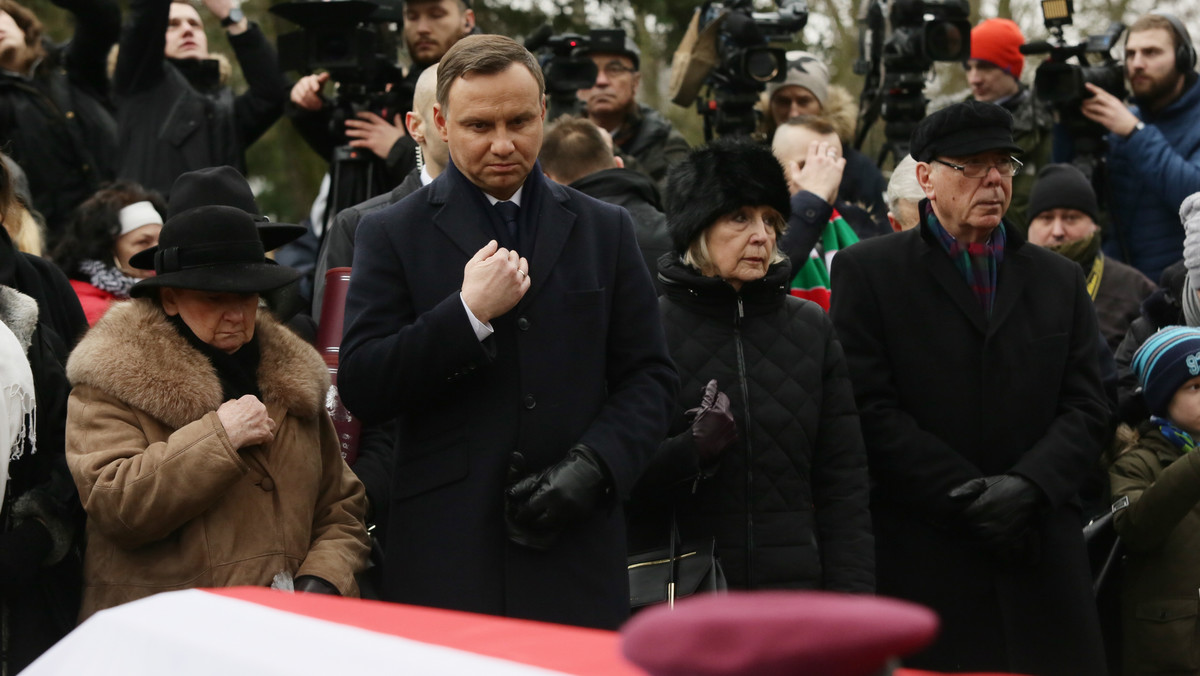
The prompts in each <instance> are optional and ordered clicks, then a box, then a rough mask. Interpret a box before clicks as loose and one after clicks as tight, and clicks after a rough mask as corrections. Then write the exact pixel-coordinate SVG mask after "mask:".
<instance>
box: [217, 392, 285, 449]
mask: <svg viewBox="0 0 1200 676" xmlns="http://www.w3.org/2000/svg"><path fill="white" fill-rule="evenodd" d="M217 417H218V418H220V419H221V425H222V426H224V427H225V435H226V436H228V437H229V443H231V444H233V447H234V448H238V449H240V448H245V447H246V446H254V445H257V444H266V443H269V442H271V441H274V439H275V421H274V420H271V416H269V415H267V407H266V406H264V405H263V403H262V402H261V401H259V400H258V397H256V396H254V395H252V394H247V395H245V396H244V397H242V398H241V399H230V400H229V401H227V402H225V403H224V404H221V407H220V408H218V409H217Z"/></svg>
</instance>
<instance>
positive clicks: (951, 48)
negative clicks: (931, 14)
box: [925, 21, 971, 61]
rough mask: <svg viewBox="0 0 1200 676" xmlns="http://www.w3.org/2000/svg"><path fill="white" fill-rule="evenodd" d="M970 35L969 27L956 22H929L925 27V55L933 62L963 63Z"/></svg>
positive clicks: (967, 53)
mask: <svg viewBox="0 0 1200 676" xmlns="http://www.w3.org/2000/svg"><path fill="white" fill-rule="evenodd" d="M970 34H971V28H970V25H966V24H962V23H960V22H957V21H937V22H930V23H929V24H926V26H925V55H926V56H927V57H929V58H930V59H933V60H934V61H965V60H966V59H967V57H968V56H969V50H968V46H969V45H970V44H971V42H970V40H971V39H970Z"/></svg>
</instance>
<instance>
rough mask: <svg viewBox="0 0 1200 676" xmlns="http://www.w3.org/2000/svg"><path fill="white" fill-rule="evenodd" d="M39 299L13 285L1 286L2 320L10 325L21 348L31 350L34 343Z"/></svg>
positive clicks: (0, 314) (9, 327)
mask: <svg viewBox="0 0 1200 676" xmlns="http://www.w3.org/2000/svg"><path fill="white" fill-rule="evenodd" d="M37 320H38V305H37V301H36V300H34V299H33V298H30V297H29V296H26V295H25V294H23V293H21V292H20V291H17V290H16V289H14V288H12V287H11V286H0V322H4V325H5V326H7V327H8V329H9V330H10V331H12V332H13V335H14V336H16V337H17V342H19V343H20V344H21V349H22V350H25V352H29V346H30V345H32V344H33V330H34V329H36V328H37Z"/></svg>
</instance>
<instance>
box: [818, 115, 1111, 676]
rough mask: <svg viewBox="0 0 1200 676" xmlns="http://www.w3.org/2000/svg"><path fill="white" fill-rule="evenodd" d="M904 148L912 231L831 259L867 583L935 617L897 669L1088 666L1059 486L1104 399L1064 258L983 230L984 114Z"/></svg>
mask: <svg viewBox="0 0 1200 676" xmlns="http://www.w3.org/2000/svg"><path fill="white" fill-rule="evenodd" d="M911 146H912V147H911V152H912V156H913V158H914V159H916V160H917V162H918V164H917V169H916V171H917V177H918V180H919V181H920V182H921V186H922V188H923V189H924V191H925V194H926V196H927V199H926V200H924V201H922V202H921V205H920V211H921V225H920V226H919V227H917V228H915V229H912V230H908V231H905V232H901V233H896V234H893V235H886V236H884V237H878V238H875V239H871V240H866V241H863V242H859V243H858V244H855V245H854V246H851V247H849V248H847V249H845V250H844V251H842V252H840V253H839V254H838V256H837V259H836V261H835V263H834V266H833V271H832V275H833V286H834V289H835V292H834V294H833V304H832V307H831V310H830V315H831V317H832V318H833V323H834V325H835V326H836V327H837V333H838V337H839V338H840V339H841V341H842V345H843V346H844V347H845V349H846V361H847V363H848V364H849V368H850V377H851V379H852V380H853V381H854V393H855V397H856V399H857V401H858V408H859V412H860V415H861V416H862V423H863V436H864V438H865V439H866V444H867V455H868V459H869V461H870V470H871V478H872V495H871V508H872V518H873V520H874V525H875V545H876V575H877V577H876V580H877V583H878V584H877V589H878V592H879V593H880V594H885V595H889V596H896V597H899V598H904V599H908V600H911V601H916V602H918V603H923V604H925V605H928V606H930V607H931V608H933V609H934V610H936V611H937V612H938V613H939V615H940V616H941V620H942V622H941V633H940V635H939V637H938V640H937V641H936V642H935V643H934V644H933V646H932V647H930V648H929V649H928V650H926V651H925V652H923V653H921V654H920V655H918V656H917V657H915V658H913V659H911V660H910V661H909V662H908V663H907V664H908V665H909V666H912V667H914V668H921V669H930V670H938V671H1003V672H1017V673H1024V674H1034V675H1038V676H1063V675H1074V674H1078V675H1080V676H1083V675H1088V676H1091V675H1102V674H1104V673H1105V666H1104V654H1103V650H1102V647H1101V639H1100V629H1099V622H1098V619H1097V614H1096V606H1095V603H1094V601H1093V598H1092V591H1091V575H1090V572H1089V568H1088V561H1087V557H1086V552H1085V549H1084V544H1083V538H1082V535H1081V528H1082V525H1083V519H1082V516H1081V513H1080V502H1079V498H1078V493H1079V489H1080V486H1081V484H1082V483H1083V482H1084V481H1085V479H1086V477H1087V476H1088V475H1089V473H1091V472H1093V471H1094V468H1095V467H1096V465H1097V463H1098V462H1099V457H1100V452H1101V448H1102V445H1103V444H1104V442H1105V440H1106V438H1105V435H1106V433H1107V429H1108V425H1107V421H1108V415H1109V411H1108V405H1107V403H1106V401H1105V397H1104V391H1103V388H1102V386H1101V383H1100V376H1099V373H1098V369H1097V364H1098V361H1097V356H1096V355H1097V352H1096V351H1097V349H1098V348H1099V346H1100V344H1101V341H1100V338H1099V334H1098V328H1097V324H1096V315H1095V312H1094V311H1093V310H1092V307H1091V300H1090V297H1089V296H1088V293H1087V288H1086V285H1085V283H1084V278H1083V272H1082V270H1081V269H1080V268H1079V266H1078V265H1076V264H1074V263H1072V262H1071V261H1069V260H1067V259H1065V258H1063V257H1061V256H1058V255H1057V254H1054V253H1051V252H1049V251H1046V250H1044V249H1042V248H1040V247H1036V246H1032V245H1029V244H1027V243H1026V242H1025V241H1024V239H1023V238H1022V237H1021V233H1020V232H1019V231H1018V230H1017V229H1016V228H1014V227H1012V226H1011V225H1009V224H1007V223H1004V224H1002V216H1003V214H1004V212H1005V210H1006V208H1007V206H1008V203H1009V200H1010V198H1011V194H1012V175H1013V174H1014V173H1016V171H1017V170H1018V165H1017V164H1016V163H1015V162H1014V161H1013V160H1012V158H1011V156H1010V153H1011V152H1014V151H1016V150H1018V148H1017V146H1016V144H1014V143H1013V140H1012V117H1011V115H1009V113H1008V112H1007V111H1005V110H1004V109H1003V108H1001V107H1000V106H996V105H993V104H988V103H981V102H976V101H968V102H966V103H960V104H955V105H952V106H949V107H947V108H945V109H943V110H941V111H938V112H936V113H934V114H932V115H930V116H929V117H927V118H925V119H924V120H923V121H922V122H921V123H920V124H919V125H918V126H917V128H916V130H915V131H914V133H913V139H912V144H911ZM968 280H970V281H968Z"/></svg>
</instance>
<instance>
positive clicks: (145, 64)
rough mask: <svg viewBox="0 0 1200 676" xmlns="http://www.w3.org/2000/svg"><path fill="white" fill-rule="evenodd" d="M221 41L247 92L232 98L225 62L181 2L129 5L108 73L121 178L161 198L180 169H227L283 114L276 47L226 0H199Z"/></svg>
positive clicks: (139, 0) (283, 86)
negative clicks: (228, 48) (113, 68)
mask: <svg viewBox="0 0 1200 676" xmlns="http://www.w3.org/2000/svg"><path fill="white" fill-rule="evenodd" d="M204 4H205V6H206V7H207V8H208V10H209V11H210V12H212V14H213V16H215V17H216V18H217V20H218V21H219V22H220V24H221V26H222V27H223V28H224V29H225V32H226V34H227V35H228V36H229V44H230V45H231V46H232V47H233V51H234V54H235V55H236V56H237V59H238V63H239V64H241V66H242V73H243V74H244V75H245V77H246V82H247V83H249V85H250V88H249V90H248V91H246V92H245V93H243V94H241V95H238V96H234V94H233V91H232V90H231V89H230V88H229V86H228V85H227V84H226V80H227V78H228V76H229V67H228V66H229V64H228V63H227V62H225V61H224V59H223V58H222V57H220V56H214V55H212V54H210V53H209V50H208V38H207V37H206V36H205V34H204V24H203V23H202V21H201V19H200V14H199V13H198V12H197V11H196V8H195V7H193V6H192V5H191V4H190V3H188V2H187V1H186V0H177V1H173V0H131V2H130V14H131V16H132V18H131V20H130V23H129V25H128V26H127V27H126V29H125V33H124V35H122V37H121V51H120V54H119V55H118V56H117V68H116V72H115V74H114V75H113V89H114V91H115V92H116V95H117V123H118V128H119V134H120V152H121V161H120V170H119V172H118V174H119V176H120V177H121V178H127V179H131V180H133V181H136V182H138V183H140V184H141V185H142V186H144V187H146V188H149V189H152V190H156V191H158V192H159V193H161V194H163V195H167V194H168V192H169V191H170V189H171V186H172V185H173V184H174V183H175V179H176V178H177V177H178V176H179V175H180V174H183V173H186V172H188V171H192V170H195V169H203V168H205V167H212V166H220V165H225V164H228V165H231V166H233V167H235V168H237V169H238V171H240V172H241V173H243V174H245V173H246V159H245V152H246V148H248V147H249V146H250V144H251V143H253V142H254V141H256V140H257V139H258V138H259V137H260V136H262V135H263V134H264V133H265V132H266V131H267V129H269V128H270V127H271V125H272V124H274V123H275V120H277V119H278V118H279V115H280V114H281V113H282V112H283V102H284V101H285V100H286V99H287V82H286V81H285V80H284V79H283V75H282V74H281V73H280V72H279V64H278V61H277V59H276V56H275V50H274V49H273V48H272V47H271V44H270V43H269V42H267V38H266V36H264V35H263V32H262V30H261V29H259V27H258V26H257V25H256V24H253V23H250V22H249V21H247V20H246V17H245V15H243V14H242V10H241V9H239V8H238V6H237V4H236V3H235V2H234V0H204Z"/></svg>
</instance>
